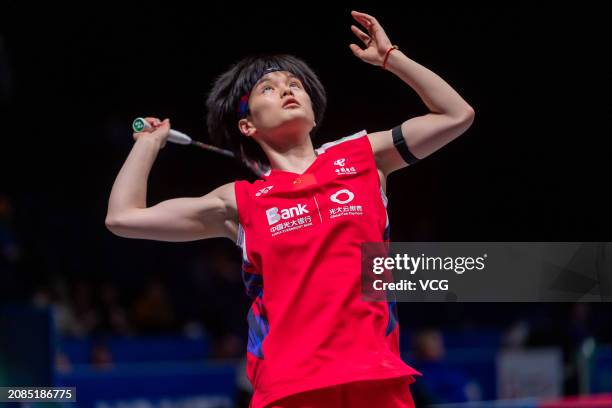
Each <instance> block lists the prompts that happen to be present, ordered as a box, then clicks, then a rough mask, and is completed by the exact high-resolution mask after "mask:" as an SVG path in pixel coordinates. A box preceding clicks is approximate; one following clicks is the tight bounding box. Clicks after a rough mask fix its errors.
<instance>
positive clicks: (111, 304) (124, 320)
mask: <svg viewBox="0 0 612 408" xmlns="http://www.w3.org/2000/svg"><path fill="white" fill-rule="evenodd" d="M98 299H99V301H100V302H99V305H98V316H99V319H100V320H99V322H100V324H99V325H98V327H97V330H98V331H101V332H103V333H113V334H119V335H129V334H133V330H132V328H131V326H130V323H129V321H128V316H127V312H126V310H125V308H124V307H123V305H121V304H120V302H119V291H118V290H117V288H116V287H115V286H114V285H113V284H111V283H110V282H106V283H103V284H102V285H100V287H99V292H98Z"/></svg>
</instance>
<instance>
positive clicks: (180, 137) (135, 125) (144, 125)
mask: <svg viewBox="0 0 612 408" xmlns="http://www.w3.org/2000/svg"><path fill="white" fill-rule="evenodd" d="M151 128H152V126H151V125H150V124H149V122H147V121H146V120H145V119H144V118H136V119H134V122H132V130H133V131H134V132H142V131H143V130H145V129H151ZM168 141H170V142H172V143H178V144H182V145H188V144H191V138H190V137H189V136H187V135H186V134H184V133H183V132H179V131H178V130H174V129H170V132H168Z"/></svg>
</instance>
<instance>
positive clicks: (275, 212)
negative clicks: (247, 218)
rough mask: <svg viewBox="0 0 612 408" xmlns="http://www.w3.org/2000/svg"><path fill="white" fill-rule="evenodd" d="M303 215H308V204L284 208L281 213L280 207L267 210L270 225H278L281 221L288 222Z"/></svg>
mask: <svg viewBox="0 0 612 408" xmlns="http://www.w3.org/2000/svg"><path fill="white" fill-rule="evenodd" d="M303 214H308V210H307V209H306V204H298V205H296V206H295V207H290V208H284V209H282V210H280V211H279V209H278V207H272V208H268V209H267V210H266V216H267V217H268V225H272V224H276V223H277V222H279V221H280V220H288V219H291V218H293V217H297V216H300V215H303Z"/></svg>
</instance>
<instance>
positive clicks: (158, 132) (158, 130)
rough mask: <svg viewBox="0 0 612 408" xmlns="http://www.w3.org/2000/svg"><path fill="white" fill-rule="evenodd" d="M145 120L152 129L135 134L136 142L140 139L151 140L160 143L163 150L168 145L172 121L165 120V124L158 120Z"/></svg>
mask: <svg viewBox="0 0 612 408" xmlns="http://www.w3.org/2000/svg"><path fill="white" fill-rule="evenodd" d="M145 120H146V121H147V123H148V124H149V125H151V128H149V129H144V130H143V131H142V132H136V133H134V135H133V137H134V140H138V138H139V137H146V138H151V139H153V140H156V141H157V142H158V143H159V148H160V149H162V148H163V147H164V146H165V145H166V141H167V140H168V134H169V133H170V119H165V120H164V121H163V122H162V121H160V120H159V119H157V118H145Z"/></svg>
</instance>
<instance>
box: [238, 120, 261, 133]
mask: <svg viewBox="0 0 612 408" xmlns="http://www.w3.org/2000/svg"><path fill="white" fill-rule="evenodd" d="M238 129H239V130H240V133H242V134H243V135H245V136H246V137H251V136H253V135H254V134H255V132H257V129H256V128H255V126H254V125H253V123H251V122H250V121H249V120H248V119H240V120H239V121H238Z"/></svg>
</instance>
